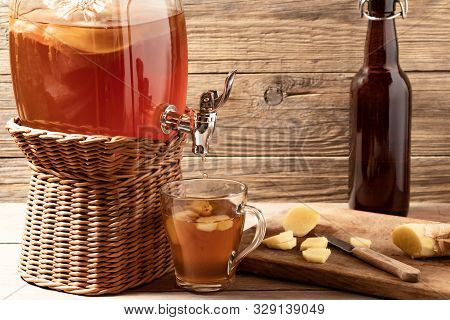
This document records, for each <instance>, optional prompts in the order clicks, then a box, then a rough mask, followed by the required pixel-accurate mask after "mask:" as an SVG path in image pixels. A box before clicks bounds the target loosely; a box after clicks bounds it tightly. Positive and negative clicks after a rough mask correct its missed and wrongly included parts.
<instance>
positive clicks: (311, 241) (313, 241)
mask: <svg viewBox="0 0 450 320" xmlns="http://www.w3.org/2000/svg"><path fill="white" fill-rule="evenodd" d="M327 246H328V239H327V238H325V237H315V238H308V239H306V240H305V241H303V242H302V244H301V245H300V251H303V250H307V249H311V248H326V247H327Z"/></svg>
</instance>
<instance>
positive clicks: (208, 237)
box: [161, 179, 266, 292]
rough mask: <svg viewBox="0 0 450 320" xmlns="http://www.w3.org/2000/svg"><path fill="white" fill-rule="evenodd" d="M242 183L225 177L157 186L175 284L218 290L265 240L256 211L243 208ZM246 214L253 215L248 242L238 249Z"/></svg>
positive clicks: (259, 215) (195, 288)
mask: <svg viewBox="0 0 450 320" xmlns="http://www.w3.org/2000/svg"><path fill="white" fill-rule="evenodd" d="M247 192H248V188H247V186H246V185H245V184H243V183H241V182H237V181H232V180H224V179H192V180H182V181H175V182H171V183H168V184H166V185H164V186H163V187H162V188H161V201H162V205H161V208H162V214H163V219H164V226H165V228H166V232H167V236H168V239H169V241H170V246H171V249H172V257H173V262H174V265H175V275H176V281H177V284H178V286H180V287H181V288H184V289H187V290H191V291H197V292H211V291H218V290H221V289H223V288H224V286H225V285H227V284H228V283H230V282H231V281H232V280H233V278H234V276H235V273H236V267H237V266H238V264H239V263H240V262H241V261H242V259H243V258H244V257H245V256H246V255H247V254H249V253H250V252H252V251H253V250H254V249H256V248H257V247H258V246H259V245H260V244H261V242H262V240H263V239H264V235H265V233H266V222H265V219H264V216H263V215H262V213H261V211H260V210H258V209H256V208H254V207H251V206H248V205H247V204H246V203H247ZM247 214H251V215H253V216H255V217H256V219H257V225H256V233H255V237H254V239H253V241H252V242H251V243H250V245H249V246H248V247H246V248H245V249H243V250H242V251H240V252H239V251H238V249H239V245H240V243H241V240H242V234H243V230H244V223H245V218H246V215H247Z"/></svg>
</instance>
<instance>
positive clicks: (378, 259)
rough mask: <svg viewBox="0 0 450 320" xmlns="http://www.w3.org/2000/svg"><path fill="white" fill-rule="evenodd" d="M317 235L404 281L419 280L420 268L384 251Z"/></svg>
mask: <svg viewBox="0 0 450 320" xmlns="http://www.w3.org/2000/svg"><path fill="white" fill-rule="evenodd" d="M316 236H317V237H325V238H327V239H328V242H329V243H330V244H331V245H333V246H335V247H337V248H339V249H341V250H343V251H345V252H347V253H349V254H351V255H353V256H355V257H356V258H358V259H360V260H362V261H364V262H366V263H368V264H370V265H372V266H374V267H376V268H378V269H381V270H383V271H386V272H388V273H390V274H393V275H395V276H397V277H398V278H400V279H401V280H403V281H406V282H418V281H419V278H420V270H419V269H416V268H414V267H412V266H410V265H407V264H406V263H403V262H401V261H398V260H395V259H393V258H391V257H388V256H386V255H384V254H382V253H379V252H377V251H375V250H372V249H369V248H366V247H354V246H352V245H351V244H349V243H347V242H345V241H342V240H340V239H338V238H335V237H332V236H326V235H321V234H316Z"/></svg>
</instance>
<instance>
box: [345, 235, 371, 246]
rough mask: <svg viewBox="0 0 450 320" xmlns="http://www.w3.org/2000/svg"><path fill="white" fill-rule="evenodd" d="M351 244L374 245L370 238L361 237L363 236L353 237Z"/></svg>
mask: <svg viewBox="0 0 450 320" xmlns="http://www.w3.org/2000/svg"><path fill="white" fill-rule="evenodd" d="M350 244H351V245H352V246H354V247H366V248H370V246H371V245H372V241H371V240H369V239H364V238H361V237H351V238H350Z"/></svg>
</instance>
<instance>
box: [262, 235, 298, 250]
mask: <svg viewBox="0 0 450 320" xmlns="http://www.w3.org/2000/svg"><path fill="white" fill-rule="evenodd" d="M265 245H266V246H267V247H268V248H270V249H278V250H291V249H293V248H295V247H296V246H297V238H292V239H291V240H289V241H287V242H281V243H272V242H270V243H265Z"/></svg>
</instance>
